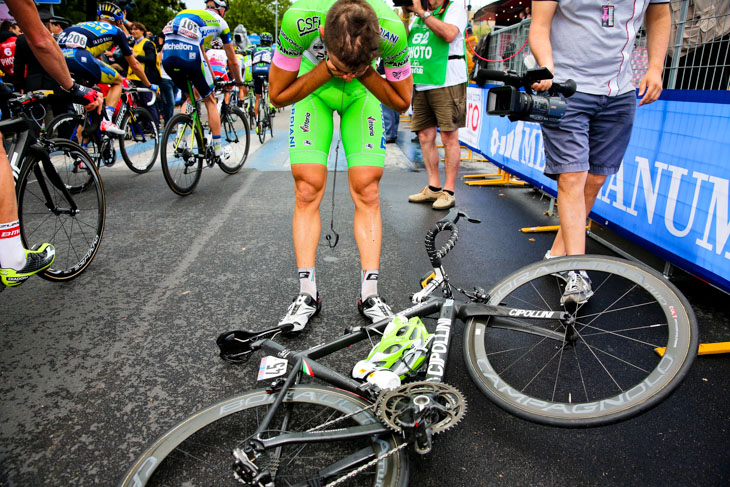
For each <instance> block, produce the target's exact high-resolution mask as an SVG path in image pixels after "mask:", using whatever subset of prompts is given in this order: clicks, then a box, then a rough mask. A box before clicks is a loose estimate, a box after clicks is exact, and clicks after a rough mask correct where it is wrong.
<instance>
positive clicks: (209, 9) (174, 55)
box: [162, 0, 241, 159]
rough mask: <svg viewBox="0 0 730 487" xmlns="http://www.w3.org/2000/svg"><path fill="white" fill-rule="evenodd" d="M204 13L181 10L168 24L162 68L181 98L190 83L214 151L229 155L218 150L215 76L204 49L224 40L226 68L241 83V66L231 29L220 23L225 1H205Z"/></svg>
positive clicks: (165, 30)
mask: <svg viewBox="0 0 730 487" xmlns="http://www.w3.org/2000/svg"><path fill="white" fill-rule="evenodd" d="M205 5H206V10H200V9H189V10H183V11H181V12H180V13H179V14H177V15H176V16H175V18H174V19H172V20H171V21H170V22H168V23H167V25H166V26H165V28H164V29H163V30H162V33H163V34H165V44H164V45H163V47H162V67H163V68H165V72H166V73H167V74H168V76H170V78H171V79H172V81H173V82H174V83H175V85H176V86H177V87H178V88H180V90H181V91H182V93H183V94H184V95H186V96H187V95H188V87H187V80H190V81H191V82H192V84H193V87H194V88H195V91H196V92H197V95H196V96H200V98H201V99H202V100H203V103H205V108H206V110H207V112H208V124H209V126H210V131H211V133H212V134H213V148H214V149H215V155H216V156H217V157H223V158H224V159H225V158H227V157H228V156H229V154H228V153H227V152H226V153H224V152H223V150H222V148H221V119H220V114H219V113H218V108H217V100H216V98H215V92H214V90H213V86H214V74H213V71H212V70H211V68H210V64H209V63H208V59H207V58H206V55H205V51H204V49H207V48H210V47H211V42H212V41H213V39H215V38H216V37H220V39H221V41H223V50H224V51H225V53H226V57H227V58H228V67H229V69H230V71H231V74H232V75H233V78H234V79H235V80H236V83H238V84H239V85H240V84H241V66H240V64H239V62H238V58H237V57H236V53H235V52H234V50H233V43H232V42H231V30H230V29H229V28H228V24H227V23H226V21H225V20H223V16H224V15H225V13H226V10H228V2H227V1H226V0H208V1H207V2H206V4H205Z"/></svg>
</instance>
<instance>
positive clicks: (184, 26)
mask: <svg viewBox="0 0 730 487" xmlns="http://www.w3.org/2000/svg"><path fill="white" fill-rule="evenodd" d="M177 33H178V34H179V35H181V36H184V37H187V38H188V39H199V38H200V28H199V27H198V24H196V23H195V22H193V21H192V20H190V19H183V20H182V22H180V25H179V26H178V28H177Z"/></svg>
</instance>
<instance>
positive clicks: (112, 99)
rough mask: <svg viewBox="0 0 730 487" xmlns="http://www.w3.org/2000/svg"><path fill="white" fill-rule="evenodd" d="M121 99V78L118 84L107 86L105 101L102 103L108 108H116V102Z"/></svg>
mask: <svg viewBox="0 0 730 487" xmlns="http://www.w3.org/2000/svg"><path fill="white" fill-rule="evenodd" d="M121 97H122V82H121V78H120V81H119V82H118V83H112V84H111V85H109V93H107V94H106V99H105V101H104V103H106V104H107V106H110V107H116V106H117V102H119V99H120V98H121Z"/></svg>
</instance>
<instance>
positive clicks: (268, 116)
mask: <svg viewBox="0 0 730 487" xmlns="http://www.w3.org/2000/svg"><path fill="white" fill-rule="evenodd" d="M265 95H266V125H268V126H269V135H270V136H271V138H272V139H273V138H274V122H273V117H272V116H271V100H270V99H269V90H266V92H265Z"/></svg>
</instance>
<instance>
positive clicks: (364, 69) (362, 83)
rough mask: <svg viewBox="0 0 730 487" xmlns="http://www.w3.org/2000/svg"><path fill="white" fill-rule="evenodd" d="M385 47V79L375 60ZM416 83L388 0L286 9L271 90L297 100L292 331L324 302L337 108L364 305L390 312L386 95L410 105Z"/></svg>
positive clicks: (302, 1)
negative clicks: (383, 292) (383, 196)
mask: <svg viewBox="0 0 730 487" xmlns="http://www.w3.org/2000/svg"><path fill="white" fill-rule="evenodd" d="M371 2H372V3H371ZM379 56H380V57H382V58H383V61H384V64H385V74H386V77H385V78H382V77H381V76H380V75H379V74H378V73H377V72H376V71H375V69H374V68H373V61H374V60H375V59H376V58H377V57H379ZM412 89H413V78H412V76H411V68H410V63H409V61H408V43H407V38H406V32H405V27H404V26H403V22H402V21H401V20H400V19H399V18H398V16H397V15H396V14H395V13H394V12H393V10H392V9H391V8H390V7H388V6H387V5H386V4H385V3H384V2H382V1H381V0H370V1H366V0H337V1H336V2H335V1H334V0H299V1H297V2H296V3H295V4H294V5H292V6H291V7H290V8H289V10H287V12H286V13H285V14H284V18H283V20H282V27H281V31H280V34H279V39H278V43H277V49H276V53H275V54H274V60H273V63H272V65H271V69H270V72H269V93H270V97H271V102H272V103H273V104H274V105H276V106H285V105H291V104H294V106H293V107H292V114H291V121H290V125H289V156H290V160H291V165H292V166H291V170H292V176H293V177H294V192H295V204H294V218H293V221H292V234H293V238H294V252H295V254H296V260H297V268H298V276H299V294H298V296H297V297H296V298H295V299H294V301H293V303H292V304H291V305H290V306H289V309H288V310H287V313H286V315H285V316H284V318H283V319H282V320H281V322H280V324H282V325H291V326H292V328H291V330H290V331H291V332H293V333H297V332H300V331H301V330H302V329H304V327H305V325H306V324H307V322H308V321H309V318H311V317H312V316H314V315H315V314H316V313H317V312H319V310H320V308H321V300H320V298H319V294H318V292H317V285H316V279H315V268H314V266H315V255H316V251H317V243H318V241H319V236H320V232H321V224H320V215H319V206H320V203H321V201H322V197H323V196H324V190H325V184H326V181H327V159H328V155H329V149H330V144H331V142H332V131H333V112H334V111H337V112H338V113H339V114H340V118H341V125H340V131H341V133H342V142H343V147H344V149H345V156H346V158H347V166H348V180H349V186H350V194H351V196H352V200H353V202H354V203H355V216H354V221H353V226H354V233H355V241H356V243H357V246H358V250H359V252H360V265H361V269H362V275H361V292H360V299H359V300H358V309H359V310H360V312H361V313H362V314H363V315H365V316H366V317H368V318H369V319H370V320H372V321H373V322H375V321H378V320H380V319H383V318H386V317H389V316H391V315H392V311H391V310H390V307H389V306H388V305H387V304H386V303H385V302H384V301H383V299H382V298H381V297H380V296H379V294H378V288H377V283H378V275H379V267H380V245H381V239H382V223H381V217H380V194H379V185H380V178H381V176H382V175H383V166H384V163H385V137H384V131H383V119H382V113H381V109H380V103H381V102H382V103H384V104H385V105H387V106H389V107H391V108H393V109H394V110H396V111H398V112H404V111H405V110H407V109H408V107H409V106H410V104H411V91H412Z"/></svg>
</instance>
